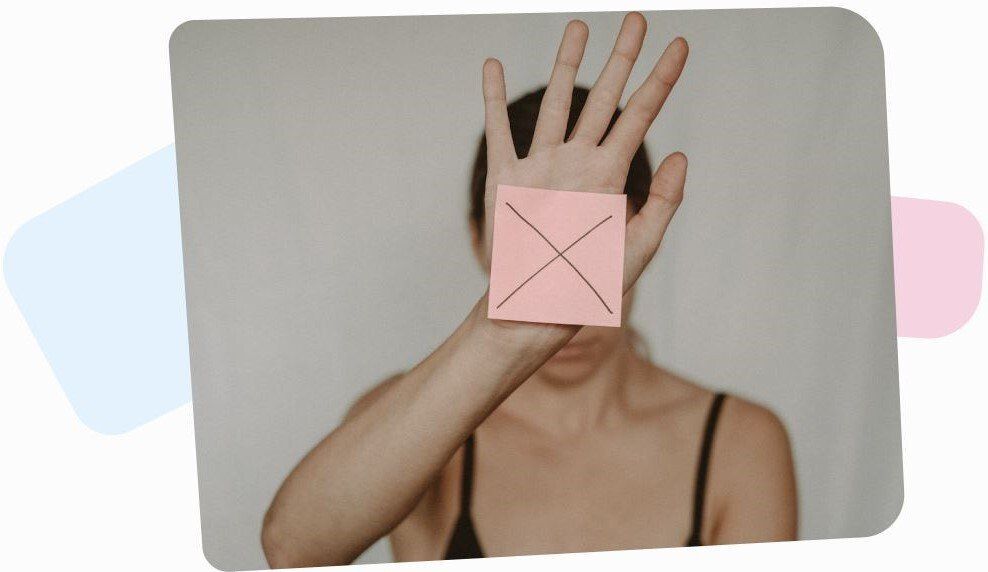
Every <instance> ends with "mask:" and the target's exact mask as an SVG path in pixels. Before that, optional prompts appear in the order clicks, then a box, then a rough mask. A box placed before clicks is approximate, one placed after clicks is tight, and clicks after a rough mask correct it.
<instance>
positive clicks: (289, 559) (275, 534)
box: [261, 509, 303, 568]
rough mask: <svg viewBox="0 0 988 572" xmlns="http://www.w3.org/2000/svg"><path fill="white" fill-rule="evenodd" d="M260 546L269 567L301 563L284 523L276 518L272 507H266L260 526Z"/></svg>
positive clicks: (298, 565)
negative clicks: (292, 546) (262, 522)
mask: <svg viewBox="0 0 988 572" xmlns="http://www.w3.org/2000/svg"><path fill="white" fill-rule="evenodd" d="M261 548H262V549H263V550H264V557H265V558H266V559H267V561H268V566H270V567H271V568H298V567H301V566H302V565H303V564H302V563H301V562H300V561H299V558H298V555H297V552H296V551H294V550H292V548H291V543H290V539H289V536H288V534H287V533H286V531H285V526H284V523H283V522H282V521H281V519H279V518H277V516H276V515H275V512H274V510H273V509H268V512H267V514H265V515H264V524H263V525H262V526H261Z"/></svg>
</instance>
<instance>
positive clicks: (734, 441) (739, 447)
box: [717, 395, 789, 457]
mask: <svg viewBox="0 0 988 572" xmlns="http://www.w3.org/2000/svg"><path fill="white" fill-rule="evenodd" d="M717 439H718V441H720V442H721V443H720V444H721V445H723V447H720V448H721V449H722V450H723V451H724V452H725V454H731V452H734V453H736V454H737V456H739V457H750V456H751V455H756V456H764V455H768V454H781V453H786V454H787V455H788V452H789V436H788V434H787V431H786V427H785V425H784V424H783V423H782V420H781V419H779V417H778V416H777V415H776V414H775V413H774V412H772V410H770V409H769V408H767V407H765V406H763V405H759V404H757V403H753V402H751V401H748V400H746V399H742V398H740V397H736V396H734V395H728V396H727V397H726V398H725V399H724V403H723V406H722V408H721V412H720V418H719V420H718V426H717Z"/></svg>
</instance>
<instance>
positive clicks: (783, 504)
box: [710, 396, 797, 544]
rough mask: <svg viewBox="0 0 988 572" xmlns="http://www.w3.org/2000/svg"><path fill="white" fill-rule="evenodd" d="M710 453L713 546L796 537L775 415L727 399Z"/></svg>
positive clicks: (792, 484)
mask: <svg viewBox="0 0 988 572" xmlns="http://www.w3.org/2000/svg"><path fill="white" fill-rule="evenodd" d="M712 455H713V458H712V459H711V464H710V466H711V474H710V487H711V489H710V490H711V496H712V497H713V499H712V500H713V504H714V506H715V507H717V509H716V511H715V514H716V517H715V518H714V519H712V520H713V522H712V524H714V525H715V527H714V529H713V531H712V532H713V536H712V538H713V539H714V540H715V541H716V542H717V543H718V544H723V543H739V542H763V541H770V540H793V539H795V538H796V530H797V508H796V505H797V497H796V480H795V472H794V469H793V462H792V452H791V450H790V446H789V436H788V434H787V431H786V427H785V425H784V424H783V422H782V421H781V420H780V419H779V417H778V416H777V415H776V414H775V413H773V412H772V411H771V410H770V409H768V408H767V407H765V406H762V405H758V404H756V403H752V402H750V401H747V400H745V399H741V398H739V397H734V396H730V397H728V398H727V399H725V400H724V405H723V409H722V411H721V418H720V420H719V422H718V426H717V432H716V436H715V438H714V446H713V451H712Z"/></svg>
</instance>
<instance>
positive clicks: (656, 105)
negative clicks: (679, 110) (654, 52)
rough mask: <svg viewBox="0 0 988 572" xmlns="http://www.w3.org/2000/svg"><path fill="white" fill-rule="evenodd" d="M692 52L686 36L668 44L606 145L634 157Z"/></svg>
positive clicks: (629, 158)
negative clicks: (685, 38)
mask: <svg viewBox="0 0 988 572" xmlns="http://www.w3.org/2000/svg"><path fill="white" fill-rule="evenodd" d="M688 55H689V45H688V44H687V43H686V40H684V39H683V38H676V39H675V40H673V41H672V43H670V44H669V46H668V47H666V49H665V51H664V52H662V57H660V58H659V61H658V62H656V64H655V67H654V68H652V72H651V73H650V74H648V78H646V79H645V82H644V83H642V85H641V86H640V87H639V88H638V89H637V90H635V93H633V94H632V95H631V98H630V99H629V100H628V105H627V106H626V107H625V108H624V111H623V112H621V116H620V117H618V120H617V123H615V124H614V129H612V130H611V132H610V133H609V134H608V135H607V139H606V140H605V141H604V143H603V144H604V146H605V147H614V148H615V149H616V150H617V151H619V152H620V153H622V154H623V155H624V156H625V157H626V158H627V160H628V161H631V157H632V156H634V154H635V151H637V150H638V147H640V146H641V144H642V141H643V140H644V139H645V133H647V132H648V128H649V127H650V126H651V125H652V122H653V121H655V118H656V116H658V114H659V111H660V110H661V109H662V105H663V104H664V103H665V101H666V98H668V97H669V93H670V92H671V91H672V88H673V86H675V85H676V80H678V79H679V75H680V74H681V73H682V72H683V67H684V66H685V65H686V57H687V56H688Z"/></svg>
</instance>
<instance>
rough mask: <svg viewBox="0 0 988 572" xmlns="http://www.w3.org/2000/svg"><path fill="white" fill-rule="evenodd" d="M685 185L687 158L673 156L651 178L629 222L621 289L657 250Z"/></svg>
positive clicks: (636, 274)
mask: <svg viewBox="0 0 988 572" xmlns="http://www.w3.org/2000/svg"><path fill="white" fill-rule="evenodd" d="M685 184H686V155H683V154H682V153H673V154H672V155H669V156H668V157H666V158H665V160H663V161H662V164H661V165H659V168H658V169H657V170H656V171H655V175H653V176H652V184H651V186H650V187H649V189H648V200H646V201H645V204H644V205H643V206H642V208H641V210H640V211H638V214H636V215H635V216H633V217H631V220H629V221H628V227H627V229H626V231H625V233H626V237H627V238H626V241H625V242H626V247H625V257H624V290H625V291H626V292H627V291H628V289H630V288H631V286H632V285H634V283H635V281H636V280H638V277H639V276H641V273H642V271H643V270H645V267H646V266H648V263H649V262H650V261H651V260H652V257H653V256H655V252H656V251H657V250H658V249H659V244H660V243H661V242H662V237H663V236H664V235H665V232H666V229H667V228H668V227H669V222H670V221H672V216H673V215H674V214H676V209H677V208H679V204H680V203H681V202H682V201H683V187H684V186H685Z"/></svg>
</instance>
